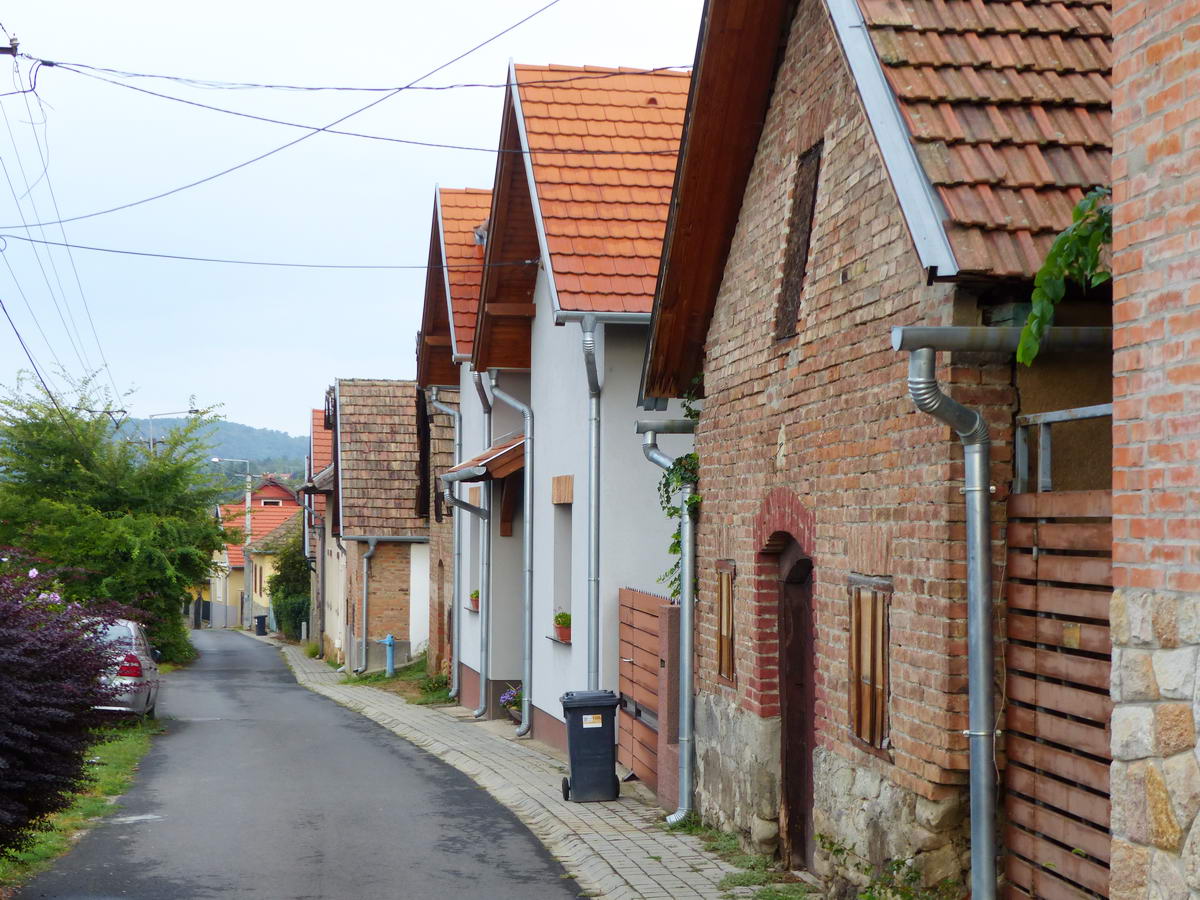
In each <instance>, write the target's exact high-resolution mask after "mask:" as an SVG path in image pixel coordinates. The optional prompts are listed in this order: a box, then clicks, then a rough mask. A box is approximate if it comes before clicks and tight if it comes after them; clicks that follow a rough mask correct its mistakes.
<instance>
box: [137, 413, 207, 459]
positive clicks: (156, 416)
mask: <svg viewBox="0 0 1200 900" xmlns="http://www.w3.org/2000/svg"><path fill="white" fill-rule="evenodd" d="M199 412H200V410H198V409H177V410H175V411H174V412H165V413H153V414H151V415H149V416H146V419H147V421H149V422H150V455H151V456H153V455H154V420H155V419H161V418H162V417H163V416H182V415H189V416H194V415H197V414H198V413H199Z"/></svg>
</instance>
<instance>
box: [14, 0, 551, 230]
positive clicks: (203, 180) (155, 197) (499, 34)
mask: <svg viewBox="0 0 1200 900" xmlns="http://www.w3.org/2000/svg"><path fill="white" fill-rule="evenodd" d="M559 2H560V0H550V2H549V3H547V4H546V5H545V6H542V7H540V8H538V9H536V10H534V11H533V12H531V13H530V14H529V15H527V16H525V18H523V19H520V20H519V21H517V22H514V23H513V24H512V25H509V26H508V27H507V28H505V29H504V30H503V31H499V32H497V33H496V34H493V35H492V36H491V37H489V38H487V39H486V40H484V41H481V42H479V43H478V44H476V45H475V46H474V47H471V48H470V49H469V50H465V51H463V52H462V53H460V54H459V55H458V56H456V57H454V58H453V59H451V60H448V61H447V62H444V63H442V64H441V65H440V66H438V67H436V68H434V69H430V70H429V71H428V72H426V73H425V74H424V75H421V76H420V77H419V78H415V79H413V80H412V81H411V82H409V83H408V84H406V85H404V87H403V88H396V89H395V90H393V91H389V92H388V93H386V94H384V95H383V96H382V97H378V98H376V99H375V100H372V101H371V102H370V103H368V104H366V105H365V106H361V107H359V108H358V109H356V110H354V111H353V112H349V113H347V114H346V115H344V116H342V117H341V118H339V119H335V120H334V121H332V122H330V123H329V124H328V125H326V126H324V127H322V128H314V129H312V130H311V131H310V132H309V133H308V134H303V135H301V136H300V137H298V138H296V139H295V140H293V141H288V142H287V143H286V144H283V145H281V146H279V147H276V148H274V149H273V150H268V151H267V152H265V153H260V154H259V155H258V156H255V157H253V158H251V159H247V160H245V161H244V162H240V163H238V164H237V165H234V166H230V167H229V168H226V169H222V170H221V171H219V172H214V173H213V174H212V175H207V176H205V177H204V178H199V179H197V180H195V181H191V182H188V183H187V184H183V185H180V186H179V187H175V188H171V189H170V190H168V191H162V192H160V193H158V194H153V195H151V196H149V197H143V198H142V199H141V200H133V201H131V202H129V203H122V204H121V205H120V206H114V207H112V208H110V209H101V210H97V211H95V212H90V213H85V214H83V215H79V216H70V217H68V218H65V219H63V218H60V219H58V220H57V221H55V222H39V223H37V224H39V225H61V224H63V223H65V222H79V221H81V220H83V219H93V218H95V217H96V216H103V215H108V214H109V213H114V212H119V211H121V210H125V209H131V208H132V207H134V206H141V205H142V204H144V203H151V202H153V201H155V200H161V199H163V198H164V197H170V196H171V195H172V194H178V193H179V192H180V191H186V190H188V189H190V188H194V187H199V186H200V185H202V184H207V183H208V182H210V181H214V180H215V179H217V178H221V177H222V176H224V175H229V174H230V173H232V172H236V171H238V170H239V169H244V168H246V167H247V166H251V165H254V163H256V162H261V161H262V160H264V159H267V158H268V157H271V156H274V155H275V154H276V153H281V152H283V151H284V150H287V149H289V148H290V147H295V146H296V145H297V144H299V143H302V142H304V141H307V140H308V139H309V138H311V137H313V136H314V135H317V134H320V133H321V132H323V131H328V130H329V129H331V128H333V127H334V126H337V125H340V124H342V123H343V122H345V121H346V120H347V119H350V118H353V117H354V116H357V115H359V114H360V113H364V112H366V111H367V110H368V109H371V108H373V107H375V106H378V105H379V104H380V103H383V102H384V101H385V100H388V99H390V98H391V97H394V96H395V95H396V94H398V93H400V92H401V91H402V90H405V89H407V88H411V87H413V86H414V85H416V84H417V83H418V82H421V81H424V80H425V79H426V78H429V77H430V76H432V75H435V74H437V73H438V72H440V71H442V69H445V68H447V67H449V66H452V65H454V63H456V62H458V61H459V60H461V59H464V58H465V57H467V56H470V55H471V54H472V53H474V52H475V51H476V50H479V49H481V48H483V47H486V46H487V45H488V44H490V43H492V42H493V41H495V40H498V39H499V38H501V37H503V36H504V35H506V34H508V33H509V32H510V31H512V30H513V29H514V28H517V27H519V26H521V25H524V24H525V23H526V22H528V21H529V20H530V19H532V18H534V17H535V16H538V15H540V14H542V13H544V12H545V11H546V10H548V9H550V7H552V6H554V5H556V4H557V3H559ZM306 127H307V126H306ZM12 227H15V226H11V225H8V226H0V228H12Z"/></svg>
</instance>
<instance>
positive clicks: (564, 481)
mask: <svg viewBox="0 0 1200 900" xmlns="http://www.w3.org/2000/svg"><path fill="white" fill-rule="evenodd" d="M550 502H551V503H574V502H575V476H574V475H555V476H554V478H552V479H551V480H550Z"/></svg>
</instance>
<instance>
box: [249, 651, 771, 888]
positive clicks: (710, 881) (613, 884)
mask: <svg viewBox="0 0 1200 900" xmlns="http://www.w3.org/2000/svg"><path fill="white" fill-rule="evenodd" d="M241 634H245V635H246V637H249V638H252V639H254V640H257V641H261V642H263V643H267V644H271V645H273V646H275V647H278V648H279V649H280V651H281V652H282V654H283V657H284V659H285V660H286V661H287V663H288V665H289V666H290V667H291V669H292V672H293V674H294V675H295V677H296V681H297V682H298V683H299V684H301V685H303V686H304V687H306V688H308V689H309V690H311V691H314V692H316V693H318V694H323V695H325V696H326V697H329V698H330V699H331V700H334V701H336V702H337V703H340V704H341V705H342V706H345V707H347V708H348V709H351V710H354V711H355V712H358V713H360V714H362V715H364V716H366V717H367V718H369V719H372V720H374V721H376V722H378V723H379V724H380V725H383V726H384V727H385V728H387V729H388V730H390V731H392V732H393V733H394V734H397V735H399V736H400V737H402V738H404V739H405V740H406V741H408V742H410V743H411V744H413V745H415V746H417V747H420V748H421V749H423V750H425V751H427V752H429V753H431V754H433V755H434V756H436V757H437V758H438V759H440V760H442V761H443V762H446V763H448V764H449V765H452V766H454V767H455V768H456V769H458V770H459V771H460V772H463V773H464V774H465V775H467V776H469V777H470V778H471V779H473V780H474V781H475V782H476V783H478V784H479V785H480V786H481V787H482V788H484V789H485V790H486V791H487V792H488V793H490V794H491V795H492V796H493V797H495V798H496V799H497V800H498V801H499V802H501V803H503V804H504V805H505V806H506V807H508V808H509V809H510V810H512V811H513V813H514V814H516V816H517V818H519V819H520V820H521V821H522V822H523V823H525V825H526V826H527V827H528V828H529V830H530V831H532V832H533V834H534V835H535V836H536V837H537V838H538V839H539V840H540V841H541V842H542V843H543V844H544V845H545V846H546V848H547V849H548V850H549V851H550V852H551V853H552V854H554V856H555V857H556V858H558V859H559V860H560V861H561V862H562V864H563V866H564V867H565V868H566V870H567V872H568V873H570V874H571V875H572V876H574V878H575V882H576V884H578V885H579V887H580V888H581V889H582V891H583V894H582V895H583V896H593V897H605V898H611V900H625V898H633V897H646V898H668V900H675V898H689V900H691V898H706V900H709V898H711V900H716V898H722V897H729V896H749V895H750V894H752V893H753V892H754V888H734V889H732V890H722V889H720V888H718V886H717V885H718V883H719V882H720V881H721V879H722V878H723V877H724V876H725V875H727V874H729V873H731V872H737V871H740V870H738V869H735V868H733V867H732V866H730V865H729V864H728V863H726V862H724V861H723V860H721V859H719V858H718V857H716V856H714V855H712V854H710V853H706V852H705V851H704V850H703V848H702V847H701V845H700V841H699V840H698V839H696V838H694V837H692V836H690V835H686V834H682V833H677V832H669V831H667V830H665V829H664V828H663V827H662V826H661V822H662V817H663V813H662V810H660V809H658V808H656V807H651V806H649V805H648V804H646V803H644V802H642V801H641V800H640V799H637V798H635V797H626V796H622V797H621V798H620V799H618V800H615V801H613V802H611V803H570V802H567V801H564V800H563V799H562V791H561V786H560V785H561V781H562V778H563V776H564V775H565V774H566V766H565V765H564V764H563V763H562V762H560V761H559V760H557V759H554V758H553V757H552V756H550V755H548V754H546V753H542V752H541V751H539V750H537V749H536V748H534V747H530V746H528V744H527V743H526V742H524V741H520V742H518V741H515V740H512V739H509V738H505V737H501V736H499V735H496V734H493V733H491V732H490V731H488V730H487V729H486V728H484V727H482V726H481V725H480V724H479V723H478V722H476V721H475V720H474V719H472V718H470V717H466V718H464V717H462V716H460V715H455V713H454V711H453V710H451V709H438V708H434V707H427V706H416V705H414V704H410V703H407V702H405V700H404V699H403V698H401V697H398V696H396V695H395V694H391V693H389V692H387V691H381V690H378V689H377V688H371V687H366V686H361V687H359V686H352V685H345V684H341V679H342V677H343V676H342V674H341V673H338V672H335V671H334V670H333V669H331V668H329V666H328V665H326V664H325V663H324V662H322V661H320V660H314V659H309V658H308V657H307V656H306V655H305V654H304V651H303V649H302V648H300V647H298V646H295V645H291V644H284V643H282V642H281V641H278V640H275V639H274V638H270V637H260V636H256V635H253V634H247V633H246V632H241Z"/></svg>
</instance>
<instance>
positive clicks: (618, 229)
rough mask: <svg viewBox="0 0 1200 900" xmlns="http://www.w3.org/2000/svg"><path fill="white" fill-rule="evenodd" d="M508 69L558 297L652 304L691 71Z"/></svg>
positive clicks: (640, 306) (626, 306) (623, 305)
mask: <svg viewBox="0 0 1200 900" xmlns="http://www.w3.org/2000/svg"><path fill="white" fill-rule="evenodd" d="M514 68H515V71H516V80H517V84H518V88H519V93H520V102H521V112H522V114H523V118H524V126H525V135H526V138H527V140H528V146H529V150H530V156H531V160H532V163H533V177H534V181H535V183H536V185H537V196H538V202H539V205H540V208H541V214H542V221H543V223H544V225H545V230H546V241H547V245H548V248H549V251H550V256H551V262H552V266H553V270H554V276H555V286H556V288H557V290H558V299H559V304H560V305H561V307H562V308H563V309H566V310H590V311H602V312H649V311H650V307H651V304H652V303H653V300H654V285H655V280H656V278H657V276H658V261H659V254H660V252H661V250H662V240H663V232H664V229H665V227H666V221H667V209H668V207H669V205H670V201H671V188H672V185H673V183H674V179H675V159H676V154H677V153H678V150H679V139H680V135H681V133H682V130H683V117H684V110H685V109H686V107H687V99H688V86H689V84H690V80H691V79H690V76H689V75H688V74H687V73H685V72H654V73H648V72H644V71H642V70H639V69H604V68H596V67H592V66H586V67H583V68H577V67H568V66H526V65H519V66H515V67H514ZM564 150H566V151H581V150H583V151H596V152H594V153H580V152H567V153H563V152H561V151H564ZM646 151H657V152H654V153H647V152H646Z"/></svg>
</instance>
